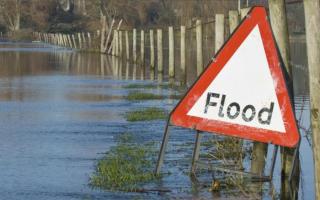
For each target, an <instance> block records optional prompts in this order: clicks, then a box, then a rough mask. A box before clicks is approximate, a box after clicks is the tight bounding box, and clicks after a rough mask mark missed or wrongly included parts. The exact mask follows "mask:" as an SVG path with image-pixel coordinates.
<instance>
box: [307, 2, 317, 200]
mask: <svg viewBox="0 0 320 200" xmlns="http://www.w3.org/2000/svg"><path fill="white" fill-rule="evenodd" d="M303 3H304V13H305V24H306V38H307V53H308V66H309V90H310V110H311V126H312V139H313V143H312V144H313V145H312V146H313V158H314V174H315V176H314V177H315V193H316V195H315V196H316V199H320V92H319V91H320V67H319V66H320V32H319V28H320V12H319V10H320V5H319V4H320V3H319V1H313V0H304V1H303Z"/></svg>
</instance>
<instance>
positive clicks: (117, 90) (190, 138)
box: [0, 42, 314, 199]
mask: <svg viewBox="0 0 320 200" xmlns="http://www.w3.org/2000/svg"><path fill="white" fill-rule="evenodd" d="M291 49H292V54H293V61H292V64H293V66H294V79H295V83H294V88H295V107H296V115H297V120H298V121H299V127H300V131H301V136H302V142H301V149H300V167H301V174H300V177H298V180H299V187H298V188H294V191H297V193H296V194H297V197H298V198H299V199H314V186H313V185H314V175H313V158H312V148H311V140H310V134H311V133H310V121H309V114H310V113H309V97H308V90H307V86H308V84H307V83H308V79H307V68H306V58H305V57H306V55H305V44H304V43H294V44H292V48H291ZM135 67H137V66H133V65H130V64H128V63H122V62H121V61H119V60H115V59H111V58H110V57H107V56H103V55H99V54H90V53H79V52H74V51H71V50H68V49H64V48H58V47H55V46H50V45H46V44H42V43H10V42H1V43H0V180H1V183H0V195H1V197H0V199H193V198H203V199H212V198H214V199H238V198H240V199H247V198H252V199H281V198H283V195H284V194H285V192H284V191H283V188H282V187H281V180H280V157H279V156H278V159H277V163H276V168H275V173H274V178H273V182H272V183H263V184H260V183H258V185H256V186H254V184H256V183H251V182H242V183H241V184H239V185H238V186H236V187H231V188H227V187H221V189H219V190H218V191H215V192H209V189H208V187H204V185H208V184H209V185H210V184H211V182H210V181H211V180H212V178H213V177H214V174H213V173H212V172H207V171H204V172H203V173H201V174H199V182H198V183H197V182H195V181H194V180H192V179H191V178H190V177H189V171H190V162H191V157H192V149H193V143H194V137H195V134H194V131H191V130H186V129H181V128H172V129H171V130H170V132H171V136H170V142H169V146H168V152H167V154H166V159H165V164H164V167H163V170H162V171H163V172H164V173H165V175H164V176H163V177H162V178H161V179H160V180H158V181H155V182H153V183H148V184H146V186H145V187H146V188H167V189H169V190H171V192H166V193H158V192H149V193H125V192H116V191H105V190H101V189H98V188H93V187H91V186H90V185H89V179H90V176H91V175H92V174H93V173H94V171H95V165H96V163H97V162H98V160H99V159H101V158H102V157H103V156H104V155H105V152H107V151H108V150H109V149H110V148H111V147H113V146H115V145H116V144H117V137H118V136H119V135H121V134H123V133H131V134H132V135H133V136H134V138H135V140H136V141H138V142H139V143H141V144H143V143H146V142H150V141H153V142H156V144H157V145H158V146H159V144H160V141H161V139H162V135H163V129H164V126H165V121H164V120H155V121H149V122H130V123H129V122H127V121H126V120H125V118H124V114H125V113H126V112H127V111H130V110H134V109H137V108H146V107H160V108H164V109H166V110H167V111H170V110H171V109H172V108H173V107H174V106H175V104H176V103H177V100H174V99H169V98H166V99H158V100H148V101H128V100H127V99H126V98H125V96H127V95H128V94H129V93H130V92H139V91H143V92H150V93H154V94H159V95H166V96H170V95H172V94H179V92H178V91H177V90H174V89H170V88H167V87H157V86H155V87H146V88H143V87H139V88H132V87H128V86H130V85H132V84H140V85H150V84H154V82H151V81H141V80H133V79H138V78H137V77H138V76H139V74H140V71H139V70H140V69H139V67H138V68H136V69H135ZM191 67H192V66H191ZM119 71H121V73H119ZM193 71H194V70H192V69H191V70H190V69H189V75H188V76H192V74H193ZM134 72H135V73H136V74H134V75H133V73H134ZM147 72H148V71H147ZM210 138H211V134H206V135H205V137H204V139H203V140H204V141H205V140H209V139H210ZM216 139H217V140H223V138H221V137H218V138H216ZM244 143H245V146H247V147H248V149H250V147H251V145H252V144H251V142H249V141H245V142H244ZM158 146H157V148H158ZM206 149H207V146H206V147H205V146H204V147H203V148H202V154H201V155H203V154H205V150H206ZM269 151H270V152H269V156H268V165H267V168H268V167H269V164H270V155H271V151H272V147H271V146H270V149H269ZM243 166H244V168H245V169H246V170H247V171H248V170H250V155H249V156H248V157H247V156H246V157H245V158H244V159H243ZM248 187H250V188H253V189H252V190H250V192H248V191H247V189H246V188H248Z"/></svg>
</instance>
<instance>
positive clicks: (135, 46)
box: [132, 29, 137, 63]
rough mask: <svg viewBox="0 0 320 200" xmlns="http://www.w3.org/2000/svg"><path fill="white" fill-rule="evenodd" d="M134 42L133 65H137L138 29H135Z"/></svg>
mask: <svg viewBox="0 0 320 200" xmlns="http://www.w3.org/2000/svg"><path fill="white" fill-rule="evenodd" d="M132 40H133V42H132V59H133V63H137V29H133V33H132Z"/></svg>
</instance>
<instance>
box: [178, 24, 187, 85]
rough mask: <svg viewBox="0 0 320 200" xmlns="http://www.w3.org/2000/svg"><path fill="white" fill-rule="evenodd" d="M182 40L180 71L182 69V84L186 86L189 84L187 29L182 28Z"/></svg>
mask: <svg viewBox="0 0 320 200" xmlns="http://www.w3.org/2000/svg"><path fill="white" fill-rule="evenodd" d="M180 31H181V36H180V37H181V40H180V60H181V61H180V69H181V84H182V85H185V84H186V83H187V73H186V27H185V26H181V28H180Z"/></svg>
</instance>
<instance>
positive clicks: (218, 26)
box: [214, 14, 224, 53]
mask: <svg viewBox="0 0 320 200" xmlns="http://www.w3.org/2000/svg"><path fill="white" fill-rule="evenodd" d="M215 31H216V37H215V38H216V39H215V45H214V48H215V53H217V52H218V50H219V49H220V48H221V47H222V45H223V43H224V15H223V14H216V21H215Z"/></svg>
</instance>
